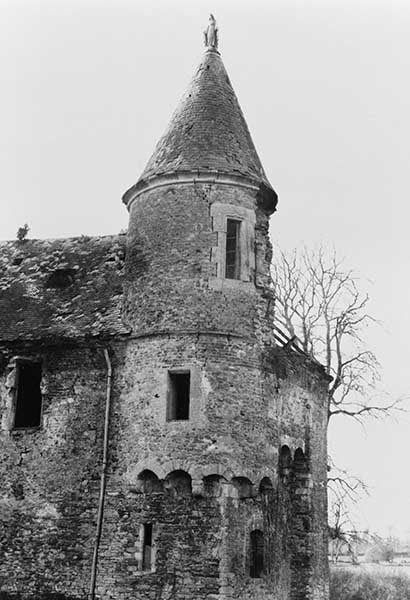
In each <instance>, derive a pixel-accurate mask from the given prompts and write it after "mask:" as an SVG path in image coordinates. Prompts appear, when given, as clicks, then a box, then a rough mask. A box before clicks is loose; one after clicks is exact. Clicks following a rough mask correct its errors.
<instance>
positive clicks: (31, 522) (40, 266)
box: [0, 16, 328, 600]
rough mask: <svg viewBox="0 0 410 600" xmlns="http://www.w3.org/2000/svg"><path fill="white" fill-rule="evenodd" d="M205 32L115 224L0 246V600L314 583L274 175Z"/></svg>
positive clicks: (312, 412) (301, 357)
mask: <svg viewBox="0 0 410 600" xmlns="http://www.w3.org/2000/svg"><path fill="white" fill-rule="evenodd" d="M205 42H206V44H205V53H204V56H203V58H202V60H201V62H200V65H199V67H198V70H197V71H196V73H195V75H194V77H193V80H192V82H191V84H190V86H189V88H188V91H187V92H186V94H185V95H184V96H183V98H182V101H181V102H180V104H179V106H178V108H177V110H176V112H175V113H174V115H173V117H172V119H171V122H170V125H169V127H168V130H167V131H166V132H165V134H164V135H163V137H162V138H161V139H160V141H159V142H158V144H157V146H156V148H155V150H154V153H153V155H152V157H151V159H150V160H149V162H148V164H147V166H146V168H145V170H144V172H143V173H142V175H141V176H140V178H139V179H138V180H137V182H136V183H135V184H134V185H132V187H130V188H129V189H128V191H126V192H125V194H124V196H123V203H124V204H125V207H126V209H127V210H128V213H129V226H128V231H127V233H126V234H114V235H109V236H101V237H87V236H81V237H75V238H64V239H41V240H39V239H30V238H24V236H21V237H22V239H17V240H14V241H10V242H3V243H1V244H0V419H1V421H0V424H1V428H0V451H1V461H0V481H1V490H0V596H1V598H2V600H29V599H30V600H75V599H79V600H80V599H84V600H85V599H87V598H88V599H90V600H94V598H99V599H101V600H131V599H136V600H140V599H141V600H171V599H175V600H233V599H238V600H245V599H247V600H251V599H256V600H326V598H327V597H328V570H327V524H326V523H327V520H326V502H327V501H326V462H327V461H326V458H327V450H326V425H327V404H326V387H327V379H326V376H325V374H324V371H323V369H322V367H321V366H320V365H319V364H318V363H316V362H315V361H314V360H312V359H311V358H309V357H308V356H306V355H305V354H304V353H303V352H302V351H301V350H299V349H298V347H297V345H296V343H295V342H294V341H293V340H292V339H289V338H288V337H287V336H286V334H285V333H282V332H281V331H280V329H278V327H277V324H276V323H275V297H274V292H273V289H274V288H273V286H272V283H271V274H270V265H271V262H272V260H273V261H274V260H275V257H274V256H273V257H272V245H271V242H270V239H269V235H268V228H269V220H270V217H271V216H272V215H273V213H274V212H275V210H276V205H277V194H276V193H275V191H274V189H273V187H272V186H271V184H270V182H269V181H268V179H267V177H266V175H265V172H264V169H263V167H262V165H261V163H260V160H259V158H258V155H257V153H256V150H255V146H254V144H253V141H252V139H251V136H250V133H249V130H248V127H247V124H246V122H245V119H244V116H243V114H242V111H241V109H240V106H239V103H238V100H237V98H236V95H235V92H234V90H233V88H232V86H231V83H230V80H229V77H228V75H227V72H226V70H225V67H224V64H223V62H222V59H221V55H220V52H219V50H218V30H217V26H216V23H215V20H214V19H213V17H212V16H211V18H210V22H209V26H208V29H207V31H206V33H205ZM250 54H251V50H250V51H249V53H248V55H250ZM250 60H251V58H250ZM255 93H257V91H256V90H255ZM267 126H269V124H267ZM135 141H136V143H138V139H137V133H135ZM102 176H103V175H102ZM132 176H133V174H130V179H132ZM296 176H297V175H296ZM116 201H118V200H116V199H115V198H114V199H113V202H116ZM99 210H102V211H103V210H104V206H100V208H99Z"/></svg>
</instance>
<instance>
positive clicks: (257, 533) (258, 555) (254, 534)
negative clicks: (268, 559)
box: [249, 529, 263, 579]
mask: <svg viewBox="0 0 410 600" xmlns="http://www.w3.org/2000/svg"><path fill="white" fill-rule="evenodd" d="M250 542H251V543H250V554H251V555H250V572H249V575H250V576H251V577H253V578H254V579H256V578H259V577H262V574H263V532H262V531H261V530H260V529H255V530H254V531H251V540H250Z"/></svg>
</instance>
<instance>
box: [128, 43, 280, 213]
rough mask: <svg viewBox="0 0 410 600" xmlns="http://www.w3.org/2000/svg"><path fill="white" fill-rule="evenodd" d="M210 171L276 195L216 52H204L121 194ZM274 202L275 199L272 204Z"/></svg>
mask: <svg viewBox="0 0 410 600" xmlns="http://www.w3.org/2000/svg"><path fill="white" fill-rule="evenodd" d="M208 171H209V172H215V171H217V172H218V173H219V174H226V175H234V176H235V175H237V176H242V177H246V178H247V179H251V180H252V181H253V182H254V183H256V184H257V185H260V186H261V187H262V188H263V189H264V194H266V192H268V195H270V196H271V201H272V200H273V198H272V194H273V195H274V197H275V200H276V194H275V192H274V191H273V189H272V187H271V185H270V183H269V182H268V180H267V178H266V175H265V172H264V170H263V167H262V164H261V162H260V160H259V157H258V155H257V153H256V149H255V146H254V144H253V141H252V138H251V135H250V133H249V129H248V126H247V124H246V121H245V119H244V116H243V114H242V111H241V108H240V106H239V103H238V99H237V97H236V94H235V92H234V90H233V88H232V85H231V82H230V81H229V77H228V74H227V72H226V70H225V67H224V65H223V62H222V60H221V57H220V54H219V52H218V51H217V50H215V49H208V50H207V51H206V53H205V56H204V58H203V60H202V62H201V64H200V65H199V68H198V70H197V72H196V74H195V76H194V78H193V80H192V82H191V84H190V86H189V89H188V91H187V92H186V94H185V95H184V97H183V98H182V100H181V102H180V105H179V107H178V108H177V110H176V112H175V113H174V115H173V117H172V119H171V123H170V125H169V127H168V129H167V131H166V132H165V134H164V135H163V136H162V138H161V139H160V141H159V142H158V144H157V146H156V148H155V150H154V153H153V155H152V156H151V158H150V160H149V162H148V164H147V166H146V168H145V170H144V172H143V174H142V175H141V177H140V179H139V181H138V182H137V184H136V185H135V186H133V188H131V190H129V191H128V192H127V193H126V194H125V196H124V201H126V198H127V196H128V195H129V193H130V192H131V193H132V192H136V191H138V190H139V189H142V188H144V187H145V186H146V185H147V183H148V181H152V179H153V178H156V177H161V176H169V175H171V174H176V173H182V172H184V173H187V172H200V173H206V172H208ZM274 203H275V204H276V201H275V202H274Z"/></svg>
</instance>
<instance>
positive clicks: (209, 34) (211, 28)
mask: <svg viewBox="0 0 410 600" xmlns="http://www.w3.org/2000/svg"><path fill="white" fill-rule="evenodd" d="M204 36H205V46H206V47H207V48H214V49H215V50H216V49H217V48H218V27H217V26H216V21H215V17H214V16H213V15H212V14H211V15H209V25H208V27H207V28H206V30H205V31H204Z"/></svg>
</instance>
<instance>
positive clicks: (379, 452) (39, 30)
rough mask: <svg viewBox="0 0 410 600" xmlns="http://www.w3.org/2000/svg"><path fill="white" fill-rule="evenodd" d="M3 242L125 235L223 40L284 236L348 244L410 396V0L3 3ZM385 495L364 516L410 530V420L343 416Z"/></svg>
mask: <svg viewBox="0 0 410 600" xmlns="http://www.w3.org/2000/svg"><path fill="white" fill-rule="evenodd" d="M0 11H1V15H2V18H1V23H0V69H1V76H2V79H3V83H2V86H1V87H2V93H1V100H0V106H1V111H0V131H1V132H2V135H1V137H0V172H1V192H2V193H1V196H0V208H1V212H0V214H1V219H0V239H8V238H14V237H15V234H16V230H17V228H18V227H19V226H21V225H22V224H23V223H25V222H28V223H29V224H30V227H31V232H30V235H31V237H62V236H71V235H80V234H89V235H97V234H107V233H116V232H118V231H119V230H120V229H123V228H126V226H127V213H126V210H125V208H124V207H123V205H122V204H121V195H122V193H123V192H124V191H125V190H126V189H127V188H128V187H130V186H131V185H132V184H133V183H135V182H136V180H137V179H138V177H139V175H140V173H141V172H142V170H143V168H144V166H145V164H146V162H147V160H148V158H149V156H150V154H151V152H152V150H153V148H154V145H155V144H156V142H157V141H158V139H159V137H160V135H161V134H162V133H163V131H164V129H165V127H166V125H167V123H168V121H169V119H170V117H171V114H172V112H173V111H174V109H175V108H176V106H177V103H178V101H179V99H180V97H181V95H182V93H183V91H184V89H185V88H186V86H187V85H188V83H189V80H190V79H191V77H192V75H193V73H194V71H195V69H196V67H197V64H198V63H199V61H200V59H201V55H202V51H203V47H202V44H203V37H202V31H203V30H204V28H205V27H206V24H207V20H208V14H209V12H210V11H212V12H213V13H214V14H215V16H216V18H217V21H218V25H219V29H220V50H221V53H222V58H223V60H224V63H225V66H226V68H227V70H228V73H229V75H230V78H231V81H232V83H233V86H234V89H235V91H236V93H237V95H238V98H239V101H240V103H241V106H242V109H243V111H244V113H245V117H246V119H247V122H248V125H249V127H250V130H251V133H252V136H253V139H254V141H255V144H256V147H257V149H258V152H259V155H260V157H261V160H262V162H263V164H264V167H265V170H266V172H267V174H268V177H269V179H270V181H271V183H272V185H273V187H274V188H275V189H276V191H277V192H278V194H279V205H278V212H277V213H276V214H275V215H274V216H273V218H272V239H273V240H274V241H276V242H278V243H279V244H280V245H282V246H283V247H285V248H293V247H295V246H297V245H300V244H302V243H307V244H309V245H314V244H317V243H320V242H325V243H329V244H331V245H334V246H335V248H336V250H337V252H338V254H339V256H345V257H346V264H347V265H349V266H351V267H353V268H354V269H355V270H356V272H357V274H358V275H361V276H362V277H363V278H365V279H366V285H367V286H368V287H369V288H370V293H371V296H372V312H373V314H374V316H376V317H377V318H379V319H380V320H381V321H382V322H383V325H382V326H381V327H379V328H375V329H374V330H371V331H369V344H370V346H371V349H372V350H374V351H375V352H376V354H377V355H378V357H379V359H380V361H381V363H382V364H383V366H384V373H383V388H384V389H385V390H388V391H390V392H391V393H392V395H393V396H396V395H400V394H408V392H409V387H410V386H409V382H408V376H407V373H408V360H409V357H410V353H409V350H408V340H410V317H409V310H408V307H409V305H410V292H409V285H408V281H407V277H408V259H409V256H410V251H409V250H410V248H409V246H410V243H409V241H408V235H407V231H408V226H409V225H408V221H409V212H410V211H409V206H408V204H409V200H410V198H409V138H410V116H409V114H410V110H409V106H410V84H409V72H410V35H409V32H410V2H409V1H408V0H407V1H404V0H403V1H402V2H399V1H398V0H390V1H387V0H384V1H381V0H380V1H378V0H367V1H364V0H354V1H353V0H352V1H351V2H348V1H346V0H323V1H322V2H320V1H318V0H304V1H302V0H271V1H265V2H263V1H262V0H259V1H257V0H253V2H244V1H239V0H236V1H234V0H232V1H228V0H212V2H211V3H210V2H204V1H203V0H195V1H191V2H188V0H185V2H182V1H181V0H179V1H175V2H171V1H168V2H166V1H165V0H163V1H160V0H150V1H148V0H147V1H142V0H132V1H131V0H130V1H125V0H115V1H114V0H111V1H107V0H105V1H104V0H81V1H80V0H70V1H67V0H65V1H63V0H49V1H48V2H46V1H44V0H42V1H41V0H37V1H34V0H33V1H28V0H25V1H23V0H13V1H11V0H8V1H6V0H0ZM330 434H331V440H330V441H331V443H330V446H331V448H332V449H333V453H334V455H335V458H336V461H337V462H338V463H339V464H340V465H343V466H345V467H346V468H348V469H351V470H353V471H354V472H355V473H356V474H358V475H360V476H362V477H363V478H364V479H366V480H367V482H368V483H369V484H370V486H371V491H372V496H371V498H370V499H369V500H367V501H365V502H363V503H362V505H361V507H360V514H361V516H360V519H361V521H362V522H363V523H364V524H368V525H370V527H371V528H373V529H379V530H380V531H381V532H387V531H388V529H389V528H390V527H392V528H393V530H394V531H396V532H397V533H402V534H403V535H405V534H408V533H409V531H410V516H409V505H410V483H409V477H408V473H409V469H408V460H409V457H410V435H409V434H410V417H409V415H399V416H398V419H397V420H396V421H389V422H387V423H386V422H384V423H381V422H375V423H370V424H369V425H368V426H367V432H364V431H363V429H362V428H361V427H359V426H357V425H352V424H351V423H349V422H346V421H344V422H340V421H339V422H338V423H337V424H336V425H334V426H333V427H332V428H331V431H330Z"/></svg>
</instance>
